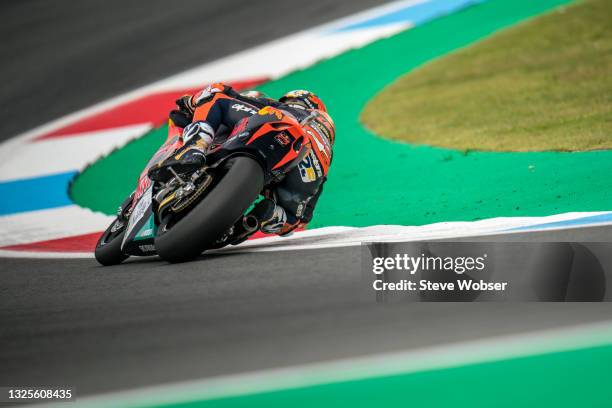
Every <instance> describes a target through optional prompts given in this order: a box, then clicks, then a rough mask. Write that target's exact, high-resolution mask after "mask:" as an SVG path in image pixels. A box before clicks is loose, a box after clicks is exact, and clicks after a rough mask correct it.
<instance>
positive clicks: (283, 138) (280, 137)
mask: <svg viewBox="0 0 612 408" xmlns="http://www.w3.org/2000/svg"><path fill="white" fill-rule="evenodd" d="M274 140H276V142H277V143H278V144H279V145H281V146H287V145H288V144H289V142H290V141H291V139H289V136H287V135H286V134H285V133H284V132H281V133H279V134H277V135H276V136H274Z"/></svg>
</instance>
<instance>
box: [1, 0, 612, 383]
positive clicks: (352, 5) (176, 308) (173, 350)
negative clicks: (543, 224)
mask: <svg viewBox="0 0 612 408" xmlns="http://www.w3.org/2000/svg"><path fill="white" fill-rule="evenodd" d="M127 3H129V4H128V5H127V6H126V5H124V3H123V2H118V1H114V0H113V1H112V2H109V1H105V2H101V1H100V2H78V1H74V2H64V3H61V4H57V3H54V4H51V3H46V2H44V1H23V2H4V3H3V4H2V5H0V13H1V14H2V16H3V17H4V21H5V24H4V25H3V26H2V27H1V28H0V30H1V31H0V32H1V33H2V38H3V39H5V38H9V39H10V41H8V42H7V41H2V43H1V47H2V51H3V55H11V56H12V58H11V59H9V60H6V59H3V62H2V65H1V67H0V74H1V75H2V76H3V77H4V78H7V77H9V78H17V79H16V80H15V81H5V83H4V89H3V92H2V96H1V98H2V99H1V101H0V104H1V106H2V107H3V110H4V112H5V114H7V117H8V118H13V119H15V122H16V123H13V121H11V120H3V121H2V122H1V124H0V126H2V130H3V131H2V135H3V136H7V135H11V134H13V133H15V132H17V131H19V130H22V128H21V125H20V123H22V121H24V120H27V126H26V127H28V128H29V127H32V125H35V124H38V123H43V122H45V121H47V120H49V119H53V118H55V117H57V116H59V115H62V114H65V113H70V112H71V111H73V110H75V109H78V108H80V107H82V106H83V105H89V104H91V103H94V102H97V101H99V100H103V99H105V98H107V97H110V96H112V95H114V94H116V93H118V92H122V91H127V90H129V89H131V88H133V87H135V86H138V85H144V84H146V83H147V82H151V81H152V80H155V79H159V78H160V77H162V76H164V75H167V74H171V73H175V72H176V71H179V70H181V69H185V68H189V67H190V66H191V65H194V64H199V63H202V62H205V61H207V60H211V59H214V58H216V57H218V56H220V55H223V54H229V53H231V52H234V51H238V50H240V49H243V48H247V47H249V46H251V45H255V44H258V43H261V42H263V41H265V40H268V39H271V38H273V37H275V36H277V35H280V34H282V33H288V32H292V31H294V30H298V29H301V28H306V27H309V26H311V25H313V24H315V23H319V22H324V21H325V20H328V19H331V18H334V17H338V16H341V15H344V14H347V13H350V12H352V11H356V10H359V9H361V8H365V7H367V6H369V5H372V4H375V3H378V2H377V1H351V2H343V3H339V2H336V1H331V0H330V1H320V2H298V1H283V2H248V3H247V2H245V4H243V5H242V6H241V7H238V6H237V2H235V1H230V0H224V1H215V2H209V1H207V2H196V1H191V2H190V3H191V7H183V9H181V10H176V9H175V8H173V7H172V6H170V5H169V4H170V3H169V2H167V3H163V2H160V1H153V2H147V6H146V10H144V9H143V6H142V3H141V4H140V5H138V6H137V5H135V4H134V3H130V2H127ZM332 4H333V6H331V5H332ZM119 5H121V7H120V6H119ZM194 10H199V11H198V12H194ZM212 10H214V11H212ZM28 11H30V13H28ZM207 11H209V13H208V14H207ZM200 13H201V14H200ZM208 15H210V17H207V16H208ZM281 15H282V16H285V17H286V19H279V18H278V17H279V16H281ZM135 16H139V17H138V18H137V21H138V23H137V24H128V22H131V21H134V18H135ZM181 21H183V22H182V23H181ZM203 21H205V22H206V24H201V25H198V24H199V23H201V22H203ZM230 21H231V22H232V24H234V25H235V26H237V27H241V28H240V29H236V30H228V29H227V27H228V25H229V22H230ZM92 27H93V29H92ZM127 27H129V29H128V28H127ZM195 27H197V28H195ZM200 30H201V31H200ZM252 30H255V32H253V31H252ZM77 34H78V35H77ZM196 34H197V35H203V34H205V35H206V38H207V42H208V44H214V47H206V46H202V47H200V48H198V53H195V54H194V53H193V52H192V50H191V48H190V47H188V46H187V45H186V44H189V40H187V39H185V37H186V36H188V35H192V36H194V35H196ZM211 50H214V51H211ZM153 55H154V56H153ZM162 56H169V57H168V58H162ZM177 64H179V65H180V66H178V65H177ZM177 67H178V68H179V69H177ZM49 101H53V103H50V102H49ZM31 111H35V112H37V114H36V115H34V116H35V117H32V115H31V113H30V112H31ZM502 239H506V238H502ZM508 239H511V240H525V239H535V240H570V241H572V240H576V241H580V240H590V241H611V240H612V238H611V236H610V233H609V229H608V228H597V229H589V230H582V231H565V232H554V233H532V234H517V235H513V236H512V237H511V238H508ZM611 315H612V305H610V304H608V303H590V304H589V303H581V304H576V303H574V304H546V303H541V304H537V303H518V304H511V303H493V304H490V303H488V304H432V303H428V304H419V303H397V304H377V303H376V302H375V300H374V296H373V294H372V293H371V292H369V291H366V290H364V286H363V281H362V280H361V277H360V256H359V248H357V247H349V248H335V249H324V250H316V251H313V250H310V251H295V252H281V253H270V252H265V253H234V254H223V255H209V256H203V257H201V258H200V259H198V260H197V261H194V262H191V263H185V264H180V265H169V264H166V263H164V262H162V261H160V260H158V259H156V258H152V259H140V260H133V261H129V262H127V263H126V264H124V265H121V266H117V267H111V268H102V267H99V266H98V265H97V264H96V263H95V261H94V260H93V259H82V260H75V259H72V260H34V259H0V367H1V368H0V385H37V384H38V385H42V384H44V385H54V384H57V385H71V386H75V387H77V390H78V394H79V395H84V394H91V393H98V392H104V391H112V390H119V389H128V388H132V387H138V386H145V385H153V384H161V383H166V382H171V381H181V380H188V379H194V378H203V377H208V376H214V375H220V374H229V373H241V372H245V371H250V370H261V369H265V368H271V367H282V366H289V365H294V364H301V363H307V362H316V361H325V360H329V359H337V358H344V357H353V356H360V355H368V354H372V353H378V352H385V351H394V350H405V349H410V348H416V347H421V346H430V345H434V344H444V343H449V342H454V341H461V340H469V339H476V338H481V337H486V336H492V335H499V334H510V333H518V332H524V331H530V330H537V329H541V328H548V327H560V326H564V325H569V324H576V323H584V322H591V321H599V320H605V319H609V318H610V316H611Z"/></svg>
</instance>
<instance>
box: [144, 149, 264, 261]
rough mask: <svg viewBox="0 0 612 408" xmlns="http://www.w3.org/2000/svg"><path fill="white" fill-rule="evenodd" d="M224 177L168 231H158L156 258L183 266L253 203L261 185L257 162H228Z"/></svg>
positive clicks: (236, 160) (262, 181) (247, 159)
mask: <svg viewBox="0 0 612 408" xmlns="http://www.w3.org/2000/svg"><path fill="white" fill-rule="evenodd" d="M224 168H225V174H223V176H222V178H221V179H220V180H219V181H218V182H217V184H216V185H215V186H214V187H213V189H212V190H211V191H210V192H209V193H208V195H207V196H206V197H204V199H203V200H202V201H200V202H199V203H198V204H197V205H196V206H195V208H193V209H192V210H191V211H190V212H189V213H188V214H187V215H186V216H185V217H183V218H182V219H181V220H180V221H178V222H177V223H176V224H175V225H173V226H172V227H171V228H169V229H167V230H164V228H163V226H161V227H160V230H159V231H158V235H157V237H156V238H155V249H156V250H157V254H158V255H159V256H160V257H161V258H162V259H164V260H166V261H168V262H185V261H189V260H191V259H194V258H196V257H197V256H198V255H200V254H201V253H202V252H204V250H205V249H207V248H209V247H210V246H211V245H212V244H213V243H214V242H215V241H216V240H217V239H219V237H220V236H221V235H223V233H225V232H226V231H227V230H228V229H229V228H230V227H231V226H232V225H234V223H235V222H236V220H238V219H239V218H240V217H241V216H242V215H243V214H244V212H245V211H246V210H247V209H248V208H249V206H250V205H251V204H252V203H253V201H255V199H256V198H257V196H258V195H259V193H260V192H261V190H262V189H263V184H264V173H263V170H262V168H261V166H260V165H259V163H258V162H257V161H255V160H254V159H252V158H250V157H246V156H239V157H236V158H233V159H230V160H228V162H227V163H226V165H225V167H224Z"/></svg>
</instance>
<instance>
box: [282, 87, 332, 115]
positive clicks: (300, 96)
mask: <svg viewBox="0 0 612 408" xmlns="http://www.w3.org/2000/svg"><path fill="white" fill-rule="evenodd" d="M278 100H279V102H282V103H285V104H287V105H289V106H292V107H295V108H298V109H306V110H312V109H318V110H320V111H323V112H327V108H326V107H325V104H324V103H323V101H322V100H321V98H319V97H318V96H317V95H315V94H313V93H312V92H310V91H306V90H304V89H296V90H295V91H290V92H287V93H286V94H284V95H283V96H281V97H280V98H279V99H278Z"/></svg>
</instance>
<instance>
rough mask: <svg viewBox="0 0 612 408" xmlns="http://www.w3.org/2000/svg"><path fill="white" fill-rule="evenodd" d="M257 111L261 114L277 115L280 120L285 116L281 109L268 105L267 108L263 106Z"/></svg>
mask: <svg viewBox="0 0 612 408" xmlns="http://www.w3.org/2000/svg"><path fill="white" fill-rule="evenodd" d="M257 113H258V114H260V115H261V116H266V115H275V116H276V118H277V119H278V120H281V119H282V118H283V113H282V112H281V111H279V110H278V109H275V108H273V107H271V106H266V107H265V108H261V109H260V110H259V112H257Z"/></svg>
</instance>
